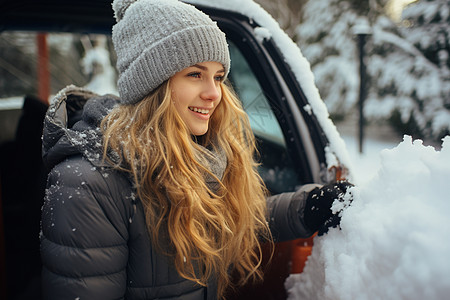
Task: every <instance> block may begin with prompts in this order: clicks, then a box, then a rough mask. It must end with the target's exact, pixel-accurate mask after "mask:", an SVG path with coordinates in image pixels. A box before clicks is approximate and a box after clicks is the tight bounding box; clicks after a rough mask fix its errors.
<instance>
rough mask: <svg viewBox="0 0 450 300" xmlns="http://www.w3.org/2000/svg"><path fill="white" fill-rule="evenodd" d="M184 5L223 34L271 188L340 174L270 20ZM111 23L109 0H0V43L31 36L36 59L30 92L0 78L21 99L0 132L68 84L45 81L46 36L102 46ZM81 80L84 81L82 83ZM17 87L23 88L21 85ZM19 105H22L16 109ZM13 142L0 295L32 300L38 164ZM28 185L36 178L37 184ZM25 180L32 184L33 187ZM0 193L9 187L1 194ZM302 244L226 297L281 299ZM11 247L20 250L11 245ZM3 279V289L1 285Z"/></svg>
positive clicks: (304, 248)
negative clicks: (97, 41)
mask: <svg viewBox="0 0 450 300" xmlns="http://www.w3.org/2000/svg"><path fill="white" fill-rule="evenodd" d="M186 2H188V3H191V4H193V5H195V6H197V7H198V8H199V9H200V10H202V11H204V12H205V13H206V14H208V15H209V16H210V17H211V18H212V19H213V20H214V21H216V22H217V24H218V26H219V27H220V28H221V29H222V30H223V31H224V32H225V34H226V36H227V39H228V43H229V46H230V55H231V62H232V66H231V73H230V75H229V77H230V80H231V82H232V84H233V86H234V88H235V90H236V92H237V93H238V95H239V97H240V99H241V100H242V102H243V105H244V108H245V110H246V112H247V113H248V115H249V119H250V123H251V127H252V130H253V132H254V134H255V136H256V137H257V141H258V150H259V152H260V163H261V165H260V167H259V172H260V174H261V176H262V178H263V179H264V182H265V183H266V185H267V187H268V189H269V191H270V192H271V193H280V192H288V191H294V190H295V189H296V188H298V186H300V185H302V184H305V183H312V182H316V183H327V182H332V181H336V180H342V179H345V178H346V177H348V176H349V172H348V165H349V164H348V154H347V153H346V150H345V145H344V143H343V141H342V139H340V137H339V134H338V133H337V131H336V129H335V127H334V126H333V124H332V122H331V120H330V119H329V117H328V113H327V111H326V108H325V105H324V104H323V102H322V101H321V100H320V96H319V94H318V92H317V89H316V88H315V86H314V79H313V76H312V73H311V70H310V67H309V64H308V63H307V61H306V60H305V58H304V57H303V56H302V55H301V52H300V50H299V49H298V48H297V46H295V44H293V42H292V41H291V40H290V39H289V38H288V37H287V35H285V34H284V32H282V30H281V29H280V28H279V26H278V24H277V23H276V22H275V21H274V20H273V19H272V18H271V17H270V16H269V15H268V14H267V13H266V12H265V11H264V10H263V9H262V8H261V7H260V6H259V5H257V4H256V3H254V2H252V1H251V0H247V1H237V0H218V1H213V2H212V3H210V2H211V1H202V0H188V1H186ZM114 23H115V20H114V17H113V11H112V7H111V1H105V0H78V1H74V0H42V1H35V0H15V1H5V0H2V1H0V41H1V38H2V37H4V36H9V35H10V34H13V33H19V34H22V33H23V32H26V33H27V34H32V36H33V40H36V41H37V42H36V44H37V46H36V47H38V49H39V50H38V51H37V53H38V54H37V55H36V56H37V57H36V59H35V60H32V63H34V64H35V65H38V67H37V70H36V71H35V74H36V75H33V80H34V81H35V82H37V83H33V84H34V86H39V88H36V87H35V88H34V89H30V88H29V87H28V89H27V88H23V89H21V88H20V87H18V88H17V89H16V90H17V95H11V94H10V93H11V91H9V92H8V93H9V94H5V92H4V91H2V90H1V89H3V87H4V86H5V84H1V81H0V99H1V98H11V97H12V98H13V99H22V100H21V101H19V102H18V103H19V104H16V106H15V107H13V108H15V109H3V110H2V111H0V112H1V113H2V118H3V116H5V119H6V118H9V119H10V120H11V121H10V122H8V128H9V129H7V128H6V126H7V125H5V124H4V123H0V126H2V129H0V130H1V131H5V130H6V131H7V130H9V131H11V130H12V129H11V123H13V124H18V125H17V128H18V129H17V130H18V131H19V128H22V130H23V128H24V125H21V122H22V123H24V122H23V119H24V115H26V114H28V115H30V111H31V114H33V112H34V113H35V115H36V116H35V117H36V118H37V120H38V121H39V120H40V121H42V118H43V113H44V112H45V109H43V105H44V107H46V105H47V104H48V101H47V99H49V95H50V94H51V93H52V92H53V93H54V91H53V90H58V89H61V88H63V87H64V84H68V83H71V82H68V83H67V82H66V83H63V82H64V81H63V80H61V83H60V86H58V85H56V86H55V83H53V85H52V87H51V88H50V83H49V78H52V80H53V81H57V82H59V80H60V79H61V78H55V77H51V76H52V72H53V71H55V68H52V67H50V68H49V67H48V59H49V57H48V56H49V55H50V60H51V56H52V55H57V54H54V53H52V51H49V50H48V47H47V46H46V45H47V44H46V41H47V39H48V38H49V37H51V36H53V35H55V34H60V33H64V36H67V34H68V35H70V36H71V39H72V40H73V39H77V40H78V41H79V42H78V45H79V46H80V45H82V44H83V43H86V37H89V36H90V37H92V36H93V35H95V36H98V35H101V36H105V37H106V38H107V39H108V41H107V43H108V42H110V40H109V38H110V37H109V36H110V34H111V28H112V26H113V25H114ZM83 39H84V41H83ZM88 40H89V39H88ZM0 51H6V50H1V47H0ZM16 51H17V50H16ZM111 55H112V58H111V60H112V61H114V53H111ZM39 63H40V64H39ZM75 63H76V62H75ZM68 65H69V63H64V66H68ZM5 66H8V64H7V62H5V61H2V59H1V58H0V70H1V69H2V68H6V67H5ZM13 70H15V69H14V68H12V67H10V69H9V71H10V72H13ZM25 70H26V69H25ZM16 71H17V70H16ZM25 72H26V71H25ZM18 73H19V75H17V74H16V77H19V78H20V72H18ZM0 74H1V73H0ZM27 75H28V76H29V75H30V74H27ZM57 77H58V76H57ZM59 77H61V76H59ZM28 81H29V80H28ZM80 81H81V82H83V80H80ZM85 82H87V81H85ZM19 85H20V80H19ZM23 85H30V84H29V82H25V81H24V83H23ZM30 91H31V92H34V93H38V92H39V95H40V97H39V98H40V99H41V102H40V104H37V102H39V100H36V99H35V98H34V97H32V96H26V97H24V96H23V95H24V93H25V92H28V93H29V92H30ZM111 92H114V91H111ZM14 96H15V98H14ZM23 99H25V100H23ZM2 102H5V103H6V100H5V99H3V100H0V103H2ZM22 103H24V104H23V108H22ZM30 103H31V104H30ZM13 106H14V105H13ZM26 107H27V112H26V113H25V108H26ZM0 108H1V104H0ZM25 124H26V123H25ZM33 124H34V125H29V126H34V127H35V128H38V129H39V122H35V123H33ZM3 127H5V128H3ZM13 127H16V126H13ZM36 132H37V133H36ZM33 135H34V138H36V136H37V135H39V130H35V132H34V133H33ZM15 139H17V133H16V135H15V137H14V134H12V133H11V134H9V136H7V137H6V138H4V139H3V140H2V142H3V143H2V146H3V145H4V144H6V142H9V143H10V144H11V143H14V142H17V141H15ZM14 147H18V146H17V145H16V146H14ZM14 147H12V148H11V146H9V150H10V152H9V153H8V152H5V151H3V150H2V152H0V156H2V158H1V159H2V170H1V173H0V174H1V177H2V186H1V187H0V188H1V189H2V191H1V192H2V193H1V195H2V196H1V198H0V200H1V201H3V203H2V206H3V217H2V219H3V220H2V221H3V223H4V227H3V233H2V239H1V240H2V244H1V249H0V251H1V257H0V260H1V261H0V262H1V264H0V267H1V270H0V272H2V274H1V276H2V277H4V278H6V279H7V280H2V281H1V282H2V284H3V286H2V295H0V297H1V298H3V299H6V297H8V299H16V297H19V295H22V296H23V295H27V293H28V295H30V294H33V293H34V295H33V296H34V299H38V298H39V296H40V294H39V291H40V290H39V271H38V269H40V263H39V262H38V261H37V260H39V256H38V251H39V249H38V243H39V242H38V240H37V233H38V232H39V224H38V222H37V221H34V222H32V223H30V222H25V220H23V216H30V217H27V219H32V220H36V218H39V216H40V210H38V209H37V208H36V207H39V206H40V205H41V204H42V193H43V189H44V187H43V184H44V183H43V182H45V174H44V173H45V172H43V168H42V165H41V164H40V163H39V162H36V164H35V165H36V167H35V168H36V169H37V170H35V171H34V172H31V171H30V169H29V167H30V165H32V164H30V163H27V164H25V165H24V164H16V163H14V159H16V160H21V159H22V158H23V155H22V156H18V155H17V154H18V150H17V149H16V148H14ZM6 148H8V147H6ZM11 149H13V150H11ZM14 149H16V150H14ZM36 149H37V148H36V147H34V148H32V147H29V148H27V149H26V151H29V152H30V151H32V154H33V155H31V156H33V157H37V156H36V154H39V155H40V153H37V152H38V150H36ZM24 153H27V152H24ZM11 155H12V156H11ZM14 157H15V158H14ZM35 160H39V158H35ZM5 161H6V162H5ZM11 164H12V165H13V166H12V167H11ZM5 166H6V167H5ZM7 166H10V169H13V168H15V169H16V173H14V174H16V177H14V174H12V173H13V172H11V171H7ZM8 170H9V169H8ZM30 173H31V174H30ZM24 174H30V176H28V181H25V182H24V180H23V177H27V176H24ZM5 182H6V183H7V186H5ZM36 182H38V183H39V185H38V186H37V187H36ZM14 184H15V185H14ZM30 184H33V185H34V190H33V189H32V188H31V187H30ZM11 186H13V188H12V187H11ZM21 189H22V190H25V191H26V190H28V191H35V192H34V193H33V197H31V199H32V200H30V199H19V198H20V197H26V196H24V195H22V196H21V194H20V193H15V192H14V191H17V190H21ZM5 190H8V192H7V193H6V191H5ZM30 201H32V205H30ZM36 216H37V217H36ZM20 220H23V221H20ZM0 229H1V228H0ZM30 232H32V233H33V234H35V236H34V238H32V239H28V240H27V238H25V237H29V236H30V234H29V233H30ZM31 240H32V241H31ZM311 247H312V238H310V239H299V240H295V241H291V242H283V243H277V244H276V246H275V252H274V253H273V255H272V256H273V257H272V260H271V262H270V263H268V264H267V265H266V266H264V270H265V277H264V281H263V282H262V283H259V284H253V285H252V284H249V285H248V286H245V287H243V288H241V289H239V290H237V291H235V292H233V293H231V294H230V295H229V297H228V298H229V299H285V298H286V291H285V289H284V281H285V279H286V278H287V276H289V274H291V273H299V272H301V271H302V268H303V266H304V263H305V260H306V258H307V256H308V254H309V253H310V251H311ZM17 249H20V251H16V250H17ZM266 252H267V253H266V258H267V259H266V261H268V260H269V259H268V257H269V256H270V252H271V251H270V250H269V249H268V247H266ZM24 257H29V258H31V259H32V261H31V262H30V261H29V262H26V259H24ZM5 282H6V283H7V284H8V286H5ZM24 286H26V288H24Z"/></svg>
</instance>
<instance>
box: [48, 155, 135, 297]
mask: <svg viewBox="0 0 450 300" xmlns="http://www.w3.org/2000/svg"><path fill="white" fill-rule="evenodd" d="M102 172H104V171H100V170H98V169H96V168H95V167H93V165H91V164H90V163H89V162H88V161H86V160H85V159H83V158H81V157H78V158H76V159H73V158H72V159H69V160H66V161H64V162H62V163H60V164H59V165H57V166H56V167H55V168H54V169H53V170H52V171H51V173H50V174H49V178H48V182H47V190H46V198H45V202H44V206H43V208H42V231H41V257H42V263H43V271H42V281H43V282H42V288H43V295H44V299H71V300H73V299H121V298H123V297H124V295H125V291H126V266H127V260H128V247H127V240H128V218H129V215H130V213H131V212H130V209H132V208H129V207H127V204H126V201H125V198H126V195H122V193H123V191H122V190H123V187H124V185H123V184H124V183H123V182H120V180H124V179H123V178H121V177H123V176H119V175H117V173H116V175H115V176H114V173H113V172H109V173H102ZM120 187H122V189H121V188H120ZM122 197H123V198H122Z"/></svg>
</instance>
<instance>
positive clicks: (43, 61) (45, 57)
mask: <svg viewBox="0 0 450 300" xmlns="http://www.w3.org/2000/svg"><path fill="white" fill-rule="evenodd" d="M37 46H38V72H37V73H38V96H39V99H42V101H43V102H44V103H45V104H48V98H49V97H50V71H49V52H48V46H47V34H45V33H39V34H38V35H37Z"/></svg>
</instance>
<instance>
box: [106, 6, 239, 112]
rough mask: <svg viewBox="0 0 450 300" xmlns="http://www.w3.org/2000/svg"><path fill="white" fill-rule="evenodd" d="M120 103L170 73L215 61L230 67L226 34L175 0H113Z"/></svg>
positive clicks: (144, 91)
mask: <svg viewBox="0 0 450 300" xmlns="http://www.w3.org/2000/svg"><path fill="white" fill-rule="evenodd" d="M112 5H113V9H114V12H115V17H116V21H117V24H115V25H114V26H113V30H112V39H113V44H114V48H115V50H116V53H117V69H118V71H119V80H118V83H117V85H118V89H119V94H120V97H121V98H122V100H121V101H122V103H130V104H132V103H137V102H139V101H140V100H142V99H143V98H144V97H145V96H146V95H148V94H149V93H150V92H151V91H153V90H154V89H155V88H157V87H158V86H159V85H160V84H162V83H163V82H164V81H166V80H167V79H169V78H170V77H172V76H173V75H175V73H177V72H179V71H181V70H183V69H185V68H187V67H190V66H192V65H194V64H196V63H201V62H206V61H215V62H219V63H221V64H222V65H223V66H224V68H225V75H227V74H228V72H229V70H230V55H229V52H228V45H227V41H226V38H225V34H224V33H223V32H222V31H221V30H220V29H219V27H218V26H217V24H216V23H215V22H213V21H212V20H211V19H210V18H209V17H208V16H207V15H206V14H204V13H203V12H201V11H199V10H198V9H196V8H195V7H194V6H192V5H189V4H186V3H182V2H180V1H178V0H114V2H113V4H112Z"/></svg>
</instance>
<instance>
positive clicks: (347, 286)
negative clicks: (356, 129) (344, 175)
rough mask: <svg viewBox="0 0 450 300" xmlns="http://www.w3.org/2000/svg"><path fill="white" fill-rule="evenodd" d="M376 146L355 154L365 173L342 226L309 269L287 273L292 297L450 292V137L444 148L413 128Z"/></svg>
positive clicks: (320, 241) (359, 174)
mask: <svg viewBox="0 0 450 300" xmlns="http://www.w3.org/2000/svg"><path fill="white" fill-rule="evenodd" d="M378 146H380V145H378ZM384 146H387V144H386V145H381V147H384ZM381 147H380V148H381ZM375 152H376V151H371V153H370V155H371V156H370V157H364V156H361V157H357V158H356V161H354V162H355V163H354V165H356V166H358V169H356V168H355V170H354V171H355V173H356V174H355V178H359V180H358V181H357V182H356V186H355V187H354V188H352V189H351V192H352V194H353V195H354V200H353V203H352V205H351V206H350V207H349V208H347V209H346V210H344V212H343V214H342V221H341V230H339V229H331V230H330V232H329V233H328V234H326V235H324V236H321V237H316V238H315V239H314V247H313V252H312V255H311V256H310V257H309V259H308V261H307V262H306V266H305V269H304V272H303V273H302V274H295V275H291V276H290V277H289V278H288V279H287V281H286V288H287V290H288V293H289V299H291V300H295V299H325V300H326V299H412V300H414V299H445V298H446V297H447V296H448V294H449V292H450V281H449V280H448V278H450V261H449V260H448V255H449V254H450V218H448V215H447V214H448V211H449V210H450V202H449V195H448V191H447V186H448V178H450V137H446V138H445V139H444V140H443V143H442V149H441V150H437V149H435V148H433V147H431V146H424V145H423V143H422V142H421V141H420V140H415V141H413V140H412V138H411V137H409V136H405V137H404V140H403V142H401V143H400V144H399V145H398V146H396V147H393V148H390V149H384V150H381V151H380V152H378V153H379V154H378V155H377V156H376V157H374V156H373V154H374V153H375ZM365 155H368V154H365ZM361 162H365V163H361Z"/></svg>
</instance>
